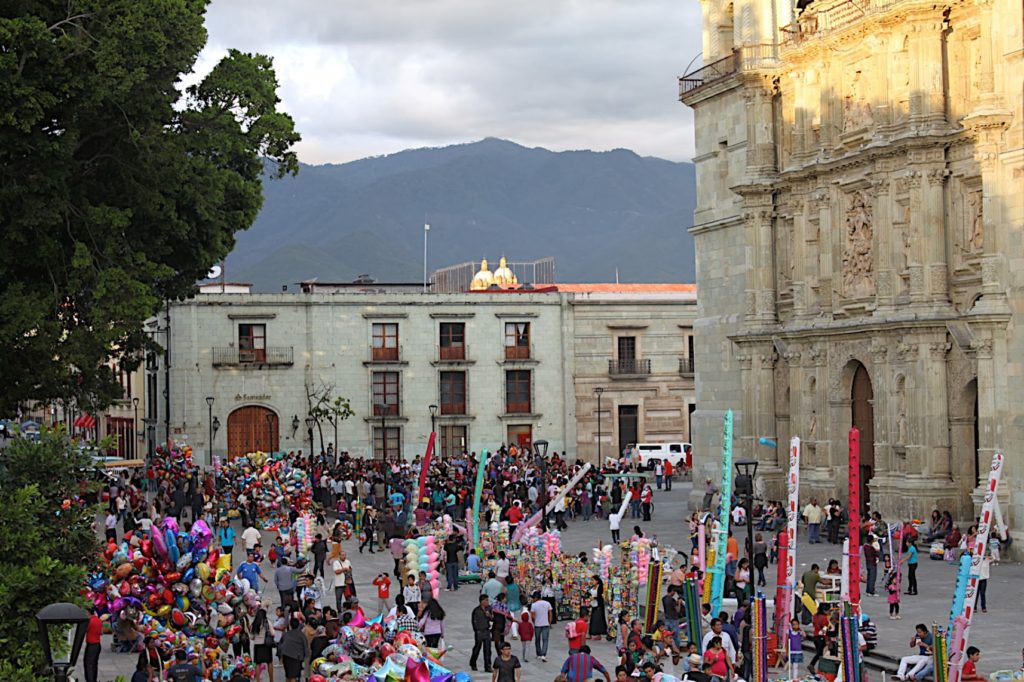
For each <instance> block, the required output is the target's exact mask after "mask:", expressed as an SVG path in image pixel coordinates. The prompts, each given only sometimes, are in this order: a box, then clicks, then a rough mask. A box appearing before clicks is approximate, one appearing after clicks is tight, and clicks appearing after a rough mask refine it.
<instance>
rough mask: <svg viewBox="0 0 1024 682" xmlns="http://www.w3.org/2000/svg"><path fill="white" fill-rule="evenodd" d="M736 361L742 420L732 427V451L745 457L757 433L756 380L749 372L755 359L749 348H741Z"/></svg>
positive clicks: (750, 449) (751, 372)
mask: <svg viewBox="0 0 1024 682" xmlns="http://www.w3.org/2000/svg"><path fill="white" fill-rule="evenodd" d="M736 361H737V364H739V367H740V386H742V387H743V395H742V397H741V400H742V403H743V406H742V410H743V416H744V419H743V423H742V424H740V425H739V428H737V427H736V425H735V424H734V425H733V449H734V451H735V452H736V453H743V456H744V457H746V453H749V452H753V449H754V445H753V443H754V441H755V440H756V438H757V437H756V436H755V435H754V434H755V433H756V432H757V395H756V384H755V383H754V382H755V381H756V378H755V373H754V372H753V371H752V370H751V367H752V366H753V365H754V361H755V358H754V356H753V353H752V351H751V349H750V348H749V347H742V348H740V349H739V350H737V351H736Z"/></svg>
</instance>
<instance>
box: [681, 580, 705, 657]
mask: <svg viewBox="0 0 1024 682" xmlns="http://www.w3.org/2000/svg"><path fill="white" fill-rule="evenodd" d="M683 595H684V597H685V599H686V633H687V635H686V636H687V637H688V638H689V640H690V641H691V642H693V643H694V644H696V645H697V653H698V654H702V653H704V651H703V649H702V648H701V640H702V639H703V637H704V633H703V632H701V621H700V604H701V601H700V589H699V583H698V581H696V580H694V579H692V578H689V579H687V580H686V581H685V582H684V583H683Z"/></svg>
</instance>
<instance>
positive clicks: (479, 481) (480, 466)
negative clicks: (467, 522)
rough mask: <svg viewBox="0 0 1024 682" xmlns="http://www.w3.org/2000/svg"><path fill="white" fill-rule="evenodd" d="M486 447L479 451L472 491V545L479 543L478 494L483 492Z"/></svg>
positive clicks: (486, 455)
mask: <svg viewBox="0 0 1024 682" xmlns="http://www.w3.org/2000/svg"><path fill="white" fill-rule="evenodd" d="M487 457H488V453H487V449H486V448H484V449H483V450H481V451H480V461H479V462H477V465H476V489H475V490H474V491H473V518H472V519H471V521H472V522H473V546H474V547H476V546H478V545H479V544H480V496H481V495H483V492H484V473H485V469H486V468H487Z"/></svg>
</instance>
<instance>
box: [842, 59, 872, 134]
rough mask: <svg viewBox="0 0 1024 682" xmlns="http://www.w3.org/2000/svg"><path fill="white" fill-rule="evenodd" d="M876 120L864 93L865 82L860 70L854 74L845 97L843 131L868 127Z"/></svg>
mask: <svg viewBox="0 0 1024 682" xmlns="http://www.w3.org/2000/svg"><path fill="white" fill-rule="evenodd" d="M873 120H874V116H873V114H872V113H871V105H870V104H868V101H867V96H866V95H865V93H864V82H863V79H862V77H861V72H860V70H857V71H855V72H854V74H853V81H852V82H851V84H850V90H849V92H848V93H847V94H846V97H844V98H843V132H844V133H845V132H849V131H851V130H860V129H861V128H867V127H868V126H869V125H871V123H872V121H873Z"/></svg>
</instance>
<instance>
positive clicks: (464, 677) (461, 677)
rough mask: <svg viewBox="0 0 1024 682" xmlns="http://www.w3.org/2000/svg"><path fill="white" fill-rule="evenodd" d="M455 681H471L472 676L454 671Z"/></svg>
mask: <svg viewBox="0 0 1024 682" xmlns="http://www.w3.org/2000/svg"><path fill="white" fill-rule="evenodd" d="M455 682H473V677H472V676H471V675H470V674H469V673H455Z"/></svg>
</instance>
